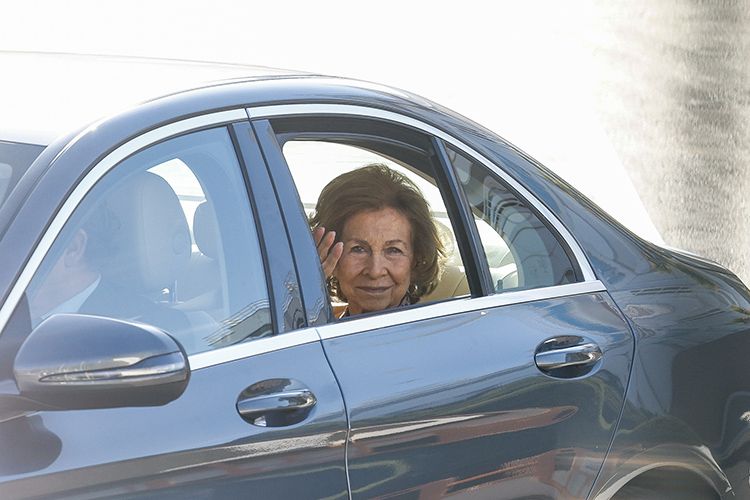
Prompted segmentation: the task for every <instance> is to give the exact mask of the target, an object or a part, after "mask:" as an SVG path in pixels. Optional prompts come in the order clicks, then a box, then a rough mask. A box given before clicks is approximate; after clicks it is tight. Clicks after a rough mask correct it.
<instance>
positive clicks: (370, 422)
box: [248, 105, 633, 498]
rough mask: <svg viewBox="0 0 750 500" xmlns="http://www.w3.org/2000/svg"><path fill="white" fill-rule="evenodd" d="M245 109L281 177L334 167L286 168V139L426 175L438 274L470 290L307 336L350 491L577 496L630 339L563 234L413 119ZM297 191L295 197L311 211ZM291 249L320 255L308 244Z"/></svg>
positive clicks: (349, 111)
mask: <svg viewBox="0 0 750 500" xmlns="http://www.w3.org/2000/svg"><path fill="white" fill-rule="evenodd" d="M248 112H249V113H250V116H251V117H254V118H256V120H255V122H254V126H255V127H256V129H258V130H259V137H261V138H262V139H261V143H262V145H263V147H264V149H265V154H266V157H267V158H269V159H271V161H272V162H275V164H274V165H273V166H274V167H275V171H276V172H277V177H278V178H279V179H278V181H277V182H280V183H283V182H288V181H289V180H290V179H291V178H292V177H293V178H294V179H295V180H296V179H298V178H299V179H314V178H316V177H318V176H320V175H323V171H324V168H325V166H326V165H331V164H336V163H338V162H341V161H343V159H342V158H341V157H340V156H337V155H335V154H332V155H331V156H330V157H328V158H327V159H326V158H325V157H323V158H322V159H320V160H316V161H309V160H308V161H302V162H301V164H300V165H299V166H295V163H297V162H298V160H297V159H295V158H293V155H292V152H293V150H294V148H293V147H289V144H290V143H291V141H296V142H297V143H298V144H300V145H301V147H302V148H303V150H302V152H299V151H298V152H297V153H298V156H299V157H301V158H309V157H311V156H313V155H314V151H313V148H312V147H310V148H308V150H307V151H306V150H305V149H304V147H305V145H306V144H308V143H310V144H313V143H315V142H316V141H317V142H320V143H324V144H337V145H346V146H352V145H354V146H356V147H358V148H360V149H362V150H366V151H367V152H373V151H375V152H378V153H379V154H380V155H381V157H382V158H383V160H382V161H384V162H387V161H389V160H394V166H393V167H392V168H394V169H398V168H401V167H406V168H405V169H404V170H405V171H409V170H411V171H413V173H414V174H415V175H414V177H415V178H417V177H418V178H422V179H429V180H430V182H432V183H433V184H434V185H435V186H434V187H435V188H437V189H439V190H440V192H441V193H442V196H443V202H444V205H445V210H446V213H447V214H445V215H446V217H443V215H441V214H439V213H436V212H435V211H433V214H434V215H433V216H434V217H435V218H436V221H437V222H444V223H446V224H450V226H452V234H453V239H454V242H455V244H456V248H457V252H456V257H457V258H460V260H458V261H454V264H451V263H450V262H449V263H448V266H447V268H448V269H446V273H445V274H444V276H450V273H453V272H456V269H455V268H458V272H461V273H464V279H465V280H466V282H467V285H468V287H462V286H460V285H457V286H452V287H451V290H453V291H452V292H451V293H448V294H447V295H444V296H442V297H430V298H429V299H428V300H423V301H422V303H419V304H416V305H413V306H409V307H403V308H395V309H389V310H386V311H383V312H381V313H379V314H369V315H362V316H354V317H351V318H348V319H344V320H340V321H333V322H331V323H330V324H328V325H325V326H321V327H320V328H319V329H318V331H319V333H320V335H321V337H322V338H323V346H324V349H325V352H326V355H327V356H328V359H329V360H330V362H331V365H332V367H333V369H334V372H335V374H336V377H337V379H338V381H339V383H340V385H341V388H342V392H343V395H344V400H345V403H346V408H347V415H348V418H349V426H350V428H349V436H348V441H347V443H348V445H347V458H348V462H347V463H348V471H349V481H350V487H351V492H352V497H353V498H368V497H395V496H400V495H405V496H406V497H409V498H412V497H414V498H417V497H418V498H434V497H442V496H454V495H455V496H462V497H476V498H584V497H586V495H587V494H588V492H589V490H590V488H591V486H592V485H593V482H594V479H595V478H596V475H597V473H598V471H599V469H600V467H601V465H602V462H603V459H604V456H605V454H606V452H607V449H608V446H609V443H610V440H611V438H612V435H613V432H614V430H615V428H616V425H617V422H618V418H619V415H620V411H621V408H622V405H623V398H624V393H625V388H626V386H627V381H628V376H629V370H630V363H631V359H632V354H633V340H632V335H631V332H630V330H629V327H628V325H627V324H626V322H625V320H624V318H623V316H622V315H621V313H620V312H619V310H618V309H617V307H616V305H615V304H614V303H613V301H612V300H611V299H610V297H609V295H608V294H607V291H606V290H605V288H604V287H603V285H602V284H601V283H600V282H599V281H597V280H596V278H595V276H594V275H593V273H592V271H591V269H590V267H589V266H588V264H587V262H586V260H585V257H584V255H583V253H582V252H581V250H580V249H579V248H578V247H577V245H576V243H575V240H573V238H572V237H571V236H570V234H568V233H567V232H566V231H565V228H564V227H562V226H560V225H559V223H557V222H556V220H555V218H554V216H553V215H552V214H551V213H549V212H548V211H547V210H546V208H545V207H543V206H541V205H540V204H538V203H537V202H535V201H534V198H533V196H532V195H531V194H530V193H528V192H527V191H526V190H525V189H524V188H523V187H522V186H520V185H518V183H516V182H515V181H514V180H513V179H511V178H510V177H509V176H507V175H506V174H504V173H503V172H502V170H500V169H499V168H497V167H496V166H493V165H491V164H490V163H489V162H487V161H486V160H483V159H482V158H481V156H480V155H478V154H476V153H475V152H473V151H472V150H471V148H470V147H468V146H467V145H465V144H462V143H461V142H460V141H458V140H457V139H455V138H453V137H450V136H447V135H446V134H443V133H442V132H440V131H439V130H437V129H435V128H434V127H431V126H429V125H427V124H424V123H422V122H420V121H418V120H415V119H411V118H407V117H404V116H401V115H398V114H395V113H391V112H388V111H383V110H374V109H368V108H365V107H358V106H335V105H306V106H305V105H299V106H286V107H284V108H277V109H274V108H272V107H271V108H262V109H256V110H253V109H250V110H249V111H248ZM367 161H370V160H367ZM378 161H380V160H378ZM429 165H431V167H430V166H429ZM287 166H289V167H290V168H291V170H292V176H290V175H289V173H287ZM430 168H431V169H432V170H431V173H430V172H428V171H429V170H430ZM300 172H301V173H300ZM417 180H418V179H417ZM306 182H307V181H300V180H297V190H298V191H299V193H300V194H301V195H302V197H303V199H302V200H301V201H302V205H303V206H304V207H305V208H306V209H308V210H310V209H311V205H310V204H311V203H312V206H313V207H314V200H308V199H305V194H304V193H305V192H306V187H307V186H301V184H306ZM310 182H312V181H310ZM415 182H416V180H415ZM425 197H426V198H429V196H428V195H427V194H425ZM430 203H431V204H432V201H430ZM299 205H300V203H299V201H298V200H289V201H288V202H287V203H284V206H285V207H286V210H285V217H286V218H287V219H293V220H294V219H300V220H302V219H303V215H304V214H303V213H302V211H301V210H300V209H299ZM295 253H296V255H298V256H299V257H298V259H304V258H307V259H312V260H314V259H315V258H316V254H315V248H314V246H313V245H312V243H311V240H310V238H309V237H308V238H307V239H306V240H305V241H300V242H299V244H298V245H296V246H295ZM459 254H460V255H459ZM456 262H458V263H459V264H460V265H457V264H456ZM451 267H452V268H453V269H450V268H451ZM448 271H450V273H449V272H448ZM469 292H470V293H469Z"/></svg>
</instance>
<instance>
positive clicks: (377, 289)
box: [357, 286, 391, 295]
mask: <svg viewBox="0 0 750 500" xmlns="http://www.w3.org/2000/svg"><path fill="white" fill-rule="evenodd" d="M390 289H391V287H390V286H358V287H357V290H361V291H362V292H364V293H366V294H369V295H380V294H383V293H386V292H387V291H388V290H390Z"/></svg>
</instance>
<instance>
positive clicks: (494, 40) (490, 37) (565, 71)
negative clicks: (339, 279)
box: [0, 0, 661, 242]
mask: <svg viewBox="0 0 750 500" xmlns="http://www.w3.org/2000/svg"><path fill="white" fill-rule="evenodd" d="M594 9H595V2H594V1H593V0H581V1H579V2H575V3H573V4H571V3H570V2H557V1H555V0H545V1H541V0H528V1H524V2H518V1H495V2H487V1H486V0H464V1H461V2H455V1H453V2H445V1H412V2H405V1H403V0H400V1H394V0H383V1H380V2H352V1H345V0H330V1H327V0H321V1H318V2H309V1H292V0H288V1H285V2H248V1H240V0H212V1H211V2H206V1H196V0H160V1H154V0H127V1H123V0H108V1H106V2H102V1H99V0H66V1H64V2H60V1H56V0H41V1H33V2H12V3H11V2H8V3H6V4H4V5H3V29H2V30H0V50H40V51H57V52H60V51H62V52H83V53H99V54H120V55H138V56H152V57H170V58H182V59H191V60H210V61H222V62H239V63H247V64H257V65H265V66H273V67H281V68H289V69H299V70H307V71H314V72H320V73H327V74H333V75H338V76H348V77H353V78H359V79H364V80H370V81H375V82H378V83H383V84H387V85H391V86H395V87H399V88H403V89H407V90H409V91H411V92H415V93H417V94H420V95H422V96H424V97H427V98H429V99H432V100H434V101H436V102H439V103H440V104H443V105H445V106H447V107H449V108H452V109H454V110H455V111H457V112H459V113H461V114H463V115H465V116H467V117H469V118H471V119H473V120H474V121H477V122H479V123H481V124H482V125H485V126H486V127H488V128H490V129H492V130H494V131H495V132H497V133H498V134H499V135H501V136H503V137H504V138H506V139H507V140H509V141H510V142H512V143H514V144H516V145H517V146H519V147H520V148H521V149H523V150H524V151H526V152H528V153H529V154H530V155H532V156H533V157H535V158H537V159H538V160H540V161H541V162H542V163H544V164H546V165H547V166H548V167H550V168H551V169H553V170H554V171H556V172H557V173H558V174H559V175H561V176H562V177H564V178H565V179H566V180H568V181H569V182H571V183H572V184H573V185H574V186H576V187H577V188H578V189H580V190H581V191H583V192H584V193H585V194H586V195H587V196H589V197H590V198H591V199H592V200H594V201H595V202H596V203H597V204H599V205H600V206H601V207H602V208H604V209H605V210H607V211H608V212H610V213H611V214H612V215H614V216H615V217H616V218H617V219H619V220H620V221H622V222H623V223H624V224H626V225H627V226H629V227H630V228H631V229H633V230H635V231H636V232H638V233H639V234H641V235H642V236H644V237H647V238H649V239H651V240H653V241H657V242H660V241H661V238H660V236H659V234H658V232H657V231H656V229H655V227H654V226H653V223H652V222H651V220H650V218H649V217H648V215H647V213H646V211H645V209H644V208H643V205H642V203H641V201H640V199H639V197H638V195H637V193H636V192H635V189H634V188H633V184H632V182H631V181H630V179H629V177H628V176H627V173H626V172H625V170H624V169H623V166H622V165H621V164H620V163H619V161H618V159H617V156H616V155H615V153H614V150H613V148H612V146H611V144H610V141H609V139H608V138H607V136H606V134H605V132H604V130H603V128H602V126H601V124H600V122H599V118H598V116H597V106H601V105H602V101H601V99H600V100H599V101H598V102H597V101H596V100H595V94H594V85H595V84H596V82H597V80H598V79H601V78H602V77H601V71H603V69H602V68H601V67H599V66H597V63H596V58H595V57H593V56H594V55H595V54H594V52H595V50H596V44H595V41H596V40H598V39H600V38H601V37H606V36H607V34H606V33H602V32H600V30H599V29H598V27H597V23H595V22H594V19H595V16H593V15H592V13H593V12H594ZM53 83H54V75H50V84H53ZM2 88H3V87H2V73H1V72H0V91H2ZM605 104H606V103H605Z"/></svg>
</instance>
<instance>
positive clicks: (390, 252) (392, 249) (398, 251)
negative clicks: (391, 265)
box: [386, 247, 404, 255]
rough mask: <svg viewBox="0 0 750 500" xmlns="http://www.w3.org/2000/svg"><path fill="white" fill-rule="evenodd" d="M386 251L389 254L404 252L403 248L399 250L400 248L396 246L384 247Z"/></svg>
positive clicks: (401, 253)
mask: <svg viewBox="0 0 750 500" xmlns="http://www.w3.org/2000/svg"><path fill="white" fill-rule="evenodd" d="M386 252H387V253H388V254H389V255H403V254H404V251H403V250H401V249H400V248H398V247H388V248H387V249H386Z"/></svg>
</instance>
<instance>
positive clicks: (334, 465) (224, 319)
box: [0, 124, 348, 498]
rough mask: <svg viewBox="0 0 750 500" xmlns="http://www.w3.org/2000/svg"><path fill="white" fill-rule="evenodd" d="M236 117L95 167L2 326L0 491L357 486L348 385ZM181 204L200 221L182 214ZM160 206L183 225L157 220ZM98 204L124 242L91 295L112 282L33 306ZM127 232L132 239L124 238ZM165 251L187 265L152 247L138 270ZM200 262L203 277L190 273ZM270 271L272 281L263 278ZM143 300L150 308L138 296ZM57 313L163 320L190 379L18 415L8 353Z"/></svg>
mask: <svg viewBox="0 0 750 500" xmlns="http://www.w3.org/2000/svg"><path fill="white" fill-rule="evenodd" d="M240 125H241V124H240ZM178 126H179V125H178ZM203 126H204V127H205V124H203ZM175 128H176V126H175V125H174V124H172V126H171V127H170V129H171V130H170V132H171V133H174V130H175ZM237 130H242V127H241V126H237V127H234V128H232V129H228V128H226V127H223V126H220V127H216V128H213V129H207V130H200V131H198V132H193V133H189V134H185V135H182V136H179V137H177V138H161V137H155V138H154V143H155V144H154V145H153V146H151V147H149V148H146V149H144V150H142V151H140V152H139V153H137V154H135V155H132V156H130V157H128V158H127V159H126V160H124V161H123V162H121V163H119V164H117V165H115V166H114V167H113V169H112V170H111V171H108V172H107V173H105V174H104V175H103V176H102V178H101V179H93V180H97V182H96V183H95V184H94V183H93V182H91V183H90V185H94V187H93V188H92V189H91V190H90V191H88V194H86V195H85V196H83V195H82V196H83V199H82V200H80V203H76V207H77V208H76V209H75V211H74V212H73V213H72V215H71V216H70V218H69V219H68V222H67V223H66V225H65V226H63V227H62V230H60V233H59V235H58V237H57V239H56V240H55V242H54V243H52V246H51V248H50V249H49V251H48V252H47V253H46V255H47V256H46V257H44V260H42V262H41V264H40V265H39V270H38V271H37V272H36V273H35V275H34V276H33V278H31V282H30V283H29V285H28V287H27V288H26V289H25V290H26V291H25V293H24V295H23V297H22V299H21V301H20V302H19V306H18V307H17V308H16V311H15V312H14V314H13V315H12V316H11V318H10V320H9V322H8V324H7V325H6V327H5V328H4V330H3V332H2V335H0V353H2V358H1V359H3V360H7V361H8V362H7V363H3V364H2V366H0V450H2V451H1V452H0V498H17V497H36V496H47V495H53V496H55V497H66V496H76V497H78V496H83V497H100V496H108V495H122V496H125V497H145V498H184V497H186V496H192V497H200V498H202V497H210V498H213V497H226V498H240V497H243V498H244V497H247V496H248V495H250V496H253V497H256V496H257V497H258V498H302V497H317V498H323V497H327V498H345V497H347V496H348V489H347V480H346V472H345V452H344V450H345V438H346V415H345V412H344V406H343V401H342V398H341V393H340V390H339V387H338V385H337V382H336V380H335V378H334V376H333V373H332V372H331V369H330V366H329V364H328V362H327V360H326V358H325V354H324V352H323V349H322V346H321V343H320V341H319V338H318V336H317V334H316V333H315V332H314V331H313V330H310V329H306V328H305V323H304V313H302V312H301V310H300V300H299V292H298V287H297V286H296V279H297V278H296V274H295V269H294V264H293V261H292V258H291V253H290V249H289V244H288V241H287V239H286V237H285V235H284V234H283V233H278V231H276V235H275V236H273V237H270V236H269V237H268V238H261V237H260V236H259V234H263V233H264V232H265V233H266V234H269V233H270V231H271V229H270V228H274V229H275V228H277V227H278V225H279V217H280V215H279V213H278V205H277V201H276V198H275V196H274V194H273V190H272V189H271V188H270V180H269V179H268V175H267V169H266V168H265V167H264V166H263V163H262V161H263V160H262V158H261V157H260V156H259V155H252V154H249V153H248V151H252V148H249V149H248V150H247V151H246V149H247V148H245V149H243V153H242V160H243V161H242V162H240V161H239V158H238V157H237V153H236V152H235V148H234V144H235V143H236V142H237V140H238V138H237V136H234V137H232V134H236V133H237ZM245 130H246V128H245ZM153 135H154V133H152V136H153ZM161 139H165V140H161ZM242 140H244V141H250V140H252V138H251V136H249V135H247V136H245V137H243V138H242ZM256 149H257V148H256ZM241 164H242V165H246V166H247V169H246V171H245V172H244V173H243V171H242V170H241V169H240V165H241ZM92 172H97V170H96V169H93V170H92ZM185 172H189V173H190V175H184V173H185ZM90 175H94V174H90ZM97 175H101V174H97ZM245 175H246V176H247V179H248V180H249V183H248V184H249V186H247V185H246V183H245V180H244V179H245ZM91 180H92V179H89V180H86V179H84V182H89V181H91ZM42 182H44V180H43V181H42ZM122 186H127V187H126V188H123V187H122ZM248 187H249V188H250V190H251V192H252V194H253V196H252V203H251V198H248V190H247V188H248ZM182 189H184V190H185V192H186V195H185V197H180V196H179V195H180V191H181V190H182ZM133 191H135V192H137V194H138V197H136V198H134V197H133V196H130V194H131V193H132V192H133ZM123 193H127V196H125V195H124V194H123ZM178 198H179V202H178ZM134 199H135V200H140V201H139V203H140V210H139V206H138V203H135V204H136V206H135V207H133V200H134ZM146 199H148V201H144V200H146ZM170 200H171V201H170ZM185 202H187V204H186V203H185ZM167 204H171V205H170V208H169V210H167V209H166V208H165V207H166V205H167ZM191 204H192V205H191ZM209 204H210V206H209ZM152 206H153V207H161V210H150V209H149V208H150V207H152ZM181 206H182V208H180V207H181ZM186 206H190V207H192V208H191V211H195V212H196V213H198V214H202V215H199V216H198V217H202V218H203V220H202V221H200V222H197V219H198V217H196V221H194V222H193V224H188V223H187V221H186V220H185V219H186V214H184V213H183V211H184V210H185V207H186ZM196 206H197V207H196ZM199 207H204V208H203V209H202V208H199ZM205 207H209V208H207V209H206V208H205ZM166 212H168V213H169V214H170V217H172V218H173V219H175V220H179V221H180V223H179V224H173V223H170V224H154V222H153V221H154V220H155V218H157V217H163V215H164V213H166ZM92 213H93V214H97V215H101V214H105V215H106V217H100V218H101V219H102V220H97V223H98V228H97V231H102V232H106V236H107V237H106V238H104V240H105V241H108V242H120V241H122V242H123V243H122V245H121V246H117V247H116V248H112V249H111V251H108V252H101V254H102V256H101V258H102V259H107V267H102V268H100V269H99V271H98V281H95V282H94V284H92V285H91V286H90V287H89V289H87V293H90V295H89V297H93V296H94V295H95V294H97V293H98V292H97V289H98V288H99V284H100V283H103V282H104V281H105V280H109V281H111V282H112V283H111V284H110V285H109V288H110V289H116V290H118V294H106V295H105V294H101V293H99V295H100V297H99V298H98V300H96V301H90V300H88V299H86V298H83V299H81V300H78V299H76V300H74V301H70V300H68V301H66V302H65V303H63V304H61V305H60V307H57V308H55V309H53V310H51V311H50V310H43V309H41V304H44V303H45V302H44V301H41V300H39V301H36V302H35V304H40V305H39V306H38V307H36V309H33V308H32V310H31V311H30V308H29V304H30V303H31V302H32V300H31V299H33V298H34V297H35V294H37V293H39V292H38V291H39V290H43V289H44V287H45V284H46V283H49V282H50V280H49V279H47V278H48V276H50V275H51V273H53V271H52V270H51V269H52V268H54V267H55V265H56V264H55V263H57V262H59V261H60V259H59V256H60V255H68V254H65V253H64V252H65V249H66V248H68V245H69V241H72V240H74V239H75V238H73V237H71V235H79V234H86V237H87V238H88V237H91V238H93V235H94V234H95V231H94V229H92V227H93V226H91V225H87V224H89V221H90V220H91V216H90V214H92ZM129 214H137V216H133V217H131V216H130V215H129ZM255 221H259V222H258V223H257V224H256V222H255ZM198 225H202V227H203V229H198ZM131 226H135V227H132V229H133V230H132V231H131V230H130V229H131ZM51 227H60V226H59V225H55V224H53V225H52V226H51ZM154 227H155V228H156V229H154ZM165 229H166V230H169V231H174V237H173V238H172V233H168V234H169V236H170V238H172V239H168V244H167V245H165V246H159V242H160V241H162V240H163V239H164V238H165V234H167V233H166V231H165ZM186 232H189V236H186ZM126 233H127V234H126ZM150 233H153V234H150ZM199 233H202V234H199ZM131 234H132V235H137V238H139V239H136V238H135V237H133V238H127V237H123V238H119V235H124V236H127V235H131ZM91 238H89V239H88V242H90V241H91ZM149 240H154V243H153V244H151V243H150V242H149ZM191 240H192V241H194V242H195V243H194V244H192V245H191ZM78 241H86V238H83V237H79V238H78ZM154 249H156V250H154ZM156 251H159V252H166V253H169V252H176V254H179V256H180V259H181V264H180V265H181V266H184V267H180V268H179V269H177V268H176V267H175V266H176V264H175V262H174V261H175V260H177V259H176V258H175V259H169V258H164V259H156V261H157V262H160V263H161V262H166V263H167V264H168V265H169V269H167V270H166V271H165V270H164V269H160V268H158V267H159V266H157V267H154V266H153V265H151V267H145V268H144V269H145V272H144V270H143V269H138V268H134V267H133V266H134V265H138V263H139V262H141V261H149V258H152V257H153V255H154V253H153V252H156ZM139 252H140V255H138V253H139ZM184 252H186V253H187V254H185V253H184ZM269 254H272V255H273V265H269V264H268V259H266V257H265V256H267V255H269ZM152 261H153V259H152ZM149 265H150V264H149ZM165 265H166V264H165ZM209 266H210V267H209ZM204 268H207V269H208V272H206V273H205V276H206V277H207V278H205V279H201V280H194V279H193V280H190V278H194V277H195V276H194V274H195V273H196V272H197V271H198V270H199V269H204ZM164 276H167V278H168V279H166V278H165V277H164ZM155 277H158V278H159V279H158V280H155ZM266 277H269V278H270V280H271V281H272V283H273V282H278V283H273V284H274V286H272V287H268V286H267V284H266ZM209 278H210V279H209ZM118 280H121V281H118ZM154 281H158V284H159V287H158V288H159V289H157V290H156V293H151V289H150V287H146V286H144V285H143V283H146V284H148V283H149V282H154ZM142 282H143V283H142ZM162 282H163V283H164V285H162ZM125 285H132V287H131V290H129V293H132V296H133V297H136V296H137V300H136V299H135V298H134V299H133V300H128V302H127V304H126V302H125V300H124V298H123V295H122V293H120V292H119V290H122V289H123V288H124V286H125ZM188 285H189V286H188ZM162 286H165V288H163V289H162ZM269 288H270V289H271V292H270V293H269ZM91 290H93V292H91ZM49 295H50V294H49V293H47V295H46V296H49ZM28 297H31V299H28V300H27V298H28ZM118 297H119V299H118ZM46 302H47V303H48V302H49V301H46ZM142 304H148V306H145V305H144V306H143V309H139V308H141V306H142ZM58 312H64V313H67V314H95V315H99V316H111V317H115V318H118V319H121V320H126V321H138V322H141V323H150V318H156V319H155V320H154V323H153V324H156V325H157V326H159V327H161V328H163V329H164V330H166V331H167V333H170V334H172V335H173V337H174V338H175V339H176V340H178V341H179V342H180V343H181V345H182V348H183V349H184V351H187V354H189V355H190V357H189V362H190V365H191V368H192V373H191V375H190V381H189V384H188V386H187V388H186V390H185V392H184V393H183V394H182V395H181V396H180V397H179V398H177V399H176V400H174V401H172V402H171V403H168V404H166V405H161V406H152V407H124V408H104V407H102V408H100V409H76V410H65V411H37V412H35V413H30V412H24V411H21V412H18V411H16V412H13V411H12V410H11V409H9V408H8V407H7V405H6V403H8V402H13V401H18V400H19V399H20V398H19V394H18V389H17V388H16V384H15V382H14V379H13V377H14V375H13V366H12V365H13V358H14V356H15V351H16V350H18V346H19V344H20V343H21V342H22V341H23V339H24V338H26V337H27V336H28V335H29V332H30V330H31V329H32V328H33V327H34V326H35V324H36V323H37V322H39V323H43V322H44V321H45V320H46V319H47V318H48V317H50V316H52V315H54V314H57V313H58ZM154 313H155V314H154ZM173 319H177V320H178V321H172V320H173ZM156 321H162V323H161V324H158V323H156ZM295 328H296V329H295ZM84 351H86V346H81V352H84ZM69 361H70V363H71V364H74V362H75V360H69ZM121 361H122V362H127V360H121ZM4 405H5V406H4ZM104 406H106V403H105V404H104Z"/></svg>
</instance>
